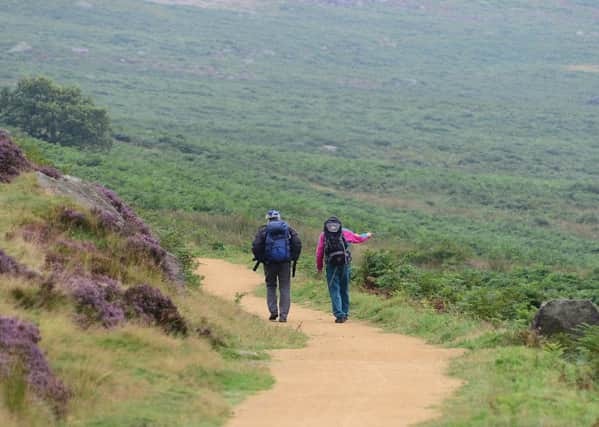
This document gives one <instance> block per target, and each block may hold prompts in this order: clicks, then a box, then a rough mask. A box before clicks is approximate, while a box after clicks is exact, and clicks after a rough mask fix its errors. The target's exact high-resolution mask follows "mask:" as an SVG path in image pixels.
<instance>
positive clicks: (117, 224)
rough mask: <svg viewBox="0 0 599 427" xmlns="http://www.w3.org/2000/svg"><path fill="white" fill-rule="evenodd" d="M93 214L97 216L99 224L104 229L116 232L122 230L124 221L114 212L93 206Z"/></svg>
mask: <svg viewBox="0 0 599 427" xmlns="http://www.w3.org/2000/svg"><path fill="white" fill-rule="evenodd" d="M92 214H94V215H95V216H96V218H97V221H98V225H99V226H100V227H102V228H103V229H104V230H108V231H112V232H114V233H119V232H121V231H122V229H123V222H122V221H121V219H120V218H119V217H118V216H116V215H115V214H113V213H112V212H109V211H106V210H102V209H98V208H93V209H92Z"/></svg>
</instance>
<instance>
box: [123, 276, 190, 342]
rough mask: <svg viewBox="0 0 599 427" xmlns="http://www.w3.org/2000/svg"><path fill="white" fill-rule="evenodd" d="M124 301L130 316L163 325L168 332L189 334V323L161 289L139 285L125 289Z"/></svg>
mask: <svg viewBox="0 0 599 427" xmlns="http://www.w3.org/2000/svg"><path fill="white" fill-rule="evenodd" d="M124 303H125V305H126V307H127V313H128V315H129V316H130V317H139V318H141V319H142V320H144V321H146V322H148V323H154V324H156V325H159V326H161V327H162V328H163V329H164V330H165V331H166V332H167V333H173V334H182V335H187V323H186V322H185V320H184V319H183V317H181V315H180V314H179V310H177V307H176V306H175V304H173V302H172V301H171V299H170V298H169V297H167V296H165V295H163V294H162V292H160V290H159V289H157V288H153V287H152V286H149V285H138V286H134V287H132V288H129V289H127V290H126V291H125V295H124Z"/></svg>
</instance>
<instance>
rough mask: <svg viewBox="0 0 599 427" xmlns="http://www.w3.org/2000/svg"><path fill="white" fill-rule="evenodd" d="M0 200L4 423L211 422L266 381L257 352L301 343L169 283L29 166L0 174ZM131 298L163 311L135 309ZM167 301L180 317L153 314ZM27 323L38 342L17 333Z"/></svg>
mask: <svg viewBox="0 0 599 427" xmlns="http://www.w3.org/2000/svg"><path fill="white" fill-rule="evenodd" d="M0 206H1V207H2V209H1V210H0V248H1V249H0V301H1V302H0V313H1V315H0V328H1V332H2V334H0V349H1V350H2V359H0V377H1V378H2V381H1V382H0V393H1V394H0V424H2V425H3V426H6V427H12V426H15V427H16V426H25V425H26V426H117V425H119V426H124V425H128V426H133V425H138V426H139V425H153V426H173V425H198V426H218V425H222V423H223V422H224V420H225V419H227V418H228V417H229V416H230V413H231V407H232V405H233V404H235V403H238V402H239V401H241V400H242V399H243V398H244V397H245V396H246V395H248V394H250V393H253V392H256V391H257V390H262V389H265V388H268V387H270V386H271V385H272V382H273V379H272V377H271V375H270V373H269V372H268V370H267V368H266V366H265V363H266V361H267V360H268V355H267V354H266V353H265V350H266V349H269V348H276V347H280V346H286V347H289V346H299V345H301V344H302V343H303V341H304V337H303V336H302V335H301V334H300V333H298V332H296V331H292V330H282V329H280V328H275V327H272V326H269V325H266V324H265V323H264V322H262V321H261V320H260V319H258V318H257V317H256V316H252V315H249V314H247V313H245V312H243V311H242V310H241V308H240V307H239V306H237V305H235V304H233V303H231V302H225V301H224V300H221V299H218V298H216V297H212V296H209V295H206V294H205V293H203V292H202V291H200V290H199V289H197V287H193V286H187V288H183V287H181V285H180V284H179V285H176V284H175V283H174V282H173V281H172V280H171V279H169V278H167V277H165V276H164V275H163V274H162V273H161V270H160V268H157V265H156V260H155V258H154V255H151V254H150V253H149V252H146V251H144V250H142V249H140V248H138V249H135V248H132V246H131V243H132V240H131V237H126V236H124V235H122V234H121V233H116V232H113V231H110V230H108V229H105V228H104V226H103V225H102V218H101V217H98V216H97V214H96V213H94V212H91V211H90V210H89V209H86V208H83V207H81V206H79V205H78V204H76V203H74V202H73V200H71V199H67V198H63V197H58V196H52V195H50V194H48V191H47V190H45V189H43V188H41V187H40V185H39V184H38V180H37V178H36V176H35V175H34V174H31V173H28V174H25V175H22V176H20V177H19V178H17V179H16V180H15V181H14V182H12V183H10V184H5V183H0ZM6 206H10V209H6ZM7 265H8V270H6V267H7ZM15 266H17V267H16V268H14V267H15ZM140 285H143V286H140ZM189 285H191V284H189ZM102 289H105V290H104V291H102ZM149 290H150V291H149ZM111 292H117V295H118V294H119V293H122V296H121V297H117V299H114V298H115V296H114V295H112V296H109V293H111ZM145 292H148V293H147V294H145V296H143V295H141V294H143V293H145ZM104 293H106V295H104ZM136 294H137V297H135V296H134V295H136ZM100 295H104V297H100ZM152 295H153V296H152ZM103 298H105V300H104V299H103ZM118 298H124V301H120V302H119V300H118ZM131 298H134V299H135V298H138V299H137V302H136V303H134V305H133V306H129V308H127V304H129V303H130V302H131V301H132V300H131ZM127 301H129V302H127ZM144 301H145V302H144ZM122 304H124V305H122ZM135 304H138V305H139V307H143V306H144V305H145V306H146V309H147V308H149V307H150V306H154V309H153V310H158V311H160V312H162V313H163V314H160V315H159V314H158V311H157V312H155V317H156V321H154V320H152V317H151V316H150V315H151V310H152V309H150V311H148V312H147V313H146V315H142V316H136V315H135V314H134V313H133V312H135V310H138V309H137V308H135V307H138V306H136V305H135ZM121 306H122V307H123V310H124V315H123V311H120V310H121V308H120V307H121ZM132 307H133V308H132ZM169 307H171V308H169ZM172 307H175V308H174V310H175V311H176V316H179V317H178V319H179V320H177V319H176V318H175V317H172V313H171V314H169V315H168V316H166V314H164V313H166V312H165V311H164V310H171V309H172ZM115 310H116V311H115ZM131 310H133V312H132V311H131ZM144 310H145V309H144ZM119 313H120V314H119ZM144 316H146V317H144ZM9 319H17V320H12V321H13V322H18V323H17V324H19V325H20V326H16V327H13V326H12V325H10V324H9ZM165 319H166V320H165ZM168 319H171V320H168ZM177 322H178V323H177ZM181 322H183V323H181ZM24 325H29V326H24ZM182 325H183V326H182ZM27 328H29V329H27ZM31 328H34V329H33V331H34V332H33V334H34V335H35V334H37V335H38V336H39V338H41V340H40V341H39V343H37V344H35V343H33V344H30V343H29V341H27V340H26V339H25V338H26V337H24V336H23V335H22V334H21V333H20V332H19V331H23V330H26V331H28V330H31ZM35 331H37V332H35ZM37 346H39V350H37V348H38V347H37ZM39 351H41V352H43V356H41V353H38V352H39ZM40 357H41V358H42V361H40V359H39V358H40ZM43 360H46V361H47V364H48V366H49V367H50V369H51V372H52V374H47V373H46V371H45V368H44V366H45V363H46V362H45V361H43ZM7 362H11V363H10V364H8V363H7ZM13 362H14V365H13V364H12V363H13ZM21 364H22V365H21ZM25 374H27V375H26V376H25ZM35 375H37V376H38V377H37V380H36V379H35V378H36V377H35ZM47 375H54V376H55V378H58V381H59V383H58V384H54V383H53V382H49V383H47V382H44V381H45V378H46V377H47ZM32 376H33V377H32ZM32 378H33V379H32ZM40 378H41V379H40ZM51 381H54V380H51Z"/></svg>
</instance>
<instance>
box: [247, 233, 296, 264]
mask: <svg viewBox="0 0 599 427" xmlns="http://www.w3.org/2000/svg"><path fill="white" fill-rule="evenodd" d="M265 247H266V225H263V226H262V227H260V228H259V229H258V231H257V232H256V237H254V242H253V243H252V252H253V254H254V258H256V261H260V262H265V261H266V260H265V259H264V251H265ZM289 248H290V250H291V260H292V261H297V260H298V259H299V257H300V254H301V252H302V241H301V240H300V238H299V235H298V234H297V231H295V230H294V229H293V228H292V227H291V226H289Z"/></svg>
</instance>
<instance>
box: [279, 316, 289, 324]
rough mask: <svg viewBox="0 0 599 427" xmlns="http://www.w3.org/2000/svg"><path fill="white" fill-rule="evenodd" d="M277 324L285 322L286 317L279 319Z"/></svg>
mask: <svg viewBox="0 0 599 427" xmlns="http://www.w3.org/2000/svg"><path fill="white" fill-rule="evenodd" d="M279 322H281V323H285V322H287V318H286V317H281V318H279Z"/></svg>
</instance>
